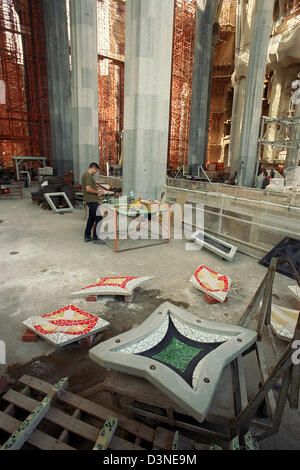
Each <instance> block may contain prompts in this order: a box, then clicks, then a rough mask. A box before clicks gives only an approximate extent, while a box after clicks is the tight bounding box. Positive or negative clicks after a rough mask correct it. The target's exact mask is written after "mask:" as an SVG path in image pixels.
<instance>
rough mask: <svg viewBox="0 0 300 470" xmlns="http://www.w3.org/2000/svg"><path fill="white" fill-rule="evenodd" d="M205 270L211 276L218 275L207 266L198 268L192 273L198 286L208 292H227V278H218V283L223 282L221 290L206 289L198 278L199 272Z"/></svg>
mask: <svg viewBox="0 0 300 470" xmlns="http://www.w3.org/2000/svg"><path fill="white" fill-rule="evenodd" d="M205 269H206V270H207V271H209V272H210V273H211V274H214V275H216V276H217V275H218V273H216V272H215V271H213V270H212V269H209V268H208V267H207V266H200V267H199V268H198V269H197V271H196V272H195V273H194V276H195V279H196V281H197V282H198V284H199V285H200V286H201V287H202V289H205V290H207V291H208V292H228V277H227V276H220V277H218V279H217V280H218V281H220V282H222V281H223V282H224V288H223V289H210V288H208V287H207V286H205V285H204V284H203V283H202V282H201V281H200V279H199V277H198V274H199V273H200V272H201V271H204V270H205Z"/></svg>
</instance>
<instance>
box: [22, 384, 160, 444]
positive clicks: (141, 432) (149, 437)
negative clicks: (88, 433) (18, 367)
mask: <svg viewBox="0 0 300 470" xmlns="http://www.w3.org/2000/svg"><path fill="white" fill-rule="evenodd" d="M19 382H21V383H23V384H26V385H28V386H30V387H32V388H34V389H35V390H38V391H40V392H43V393H47V390H48V389H49V387H50V385H49V384H47V382H43V381H41V380H39V379H35V378H34V377H29V376H25V375H23V376H22V377H21V378H20V379H19ZM60 400H62V401H63V402H64V403H67V404H69V405H72V406H74V408H79V409H80V410H82V411H84V412H85V413H88V414H90V415H91V416H94V417H95V418H99V419H100V420H101V421H105V420H106V419H107V417H108V416H110V415H113V416H115V417H116V418H117V419H118V421H119V426H120V427H121V428H123V429H125V430H126V431H128V432H130V433H131V434H134V435H135V436H139V437H140V438H141V439H143V440H145V441H148V442H153V440H154V436H155V431H154V429H152V428H150V427H149V426H146V425H144V424H143V423H138V422H137V421H135V420H133V419H129V418H127V417H126V416H123V415H122V414H120V413H118V412H116V411H112V410H110V409H108V408H105V407H103V406H101V405H98V404H97V403H93V402H91V401H89V400H86V399H85V398H82V397H79V396H77V395H74V394H73V393H70V392H67V391H65V392H63V393H62V395H61V396H60Z"/></svg>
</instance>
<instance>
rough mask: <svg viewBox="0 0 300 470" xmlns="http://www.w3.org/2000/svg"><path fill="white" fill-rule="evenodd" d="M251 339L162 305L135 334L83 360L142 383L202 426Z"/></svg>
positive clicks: (233, 329) (113, 341) (253, 336)
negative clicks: (218, 390)
mask: <svg viewBox="0 0 300 470" xmlns="http://www.w3.org/2000/svg"><path fill="white" fill-rule="evenodd" d="M256 337H257V334H256V332H254V331H251V330H248V329H245V328H242V327H239V326H235V325H227V324H224V323H216V322H213V321H209V320H202V319H200V318H198V317H196V316H194V315H192V314H190V313H189V312H187V311H186V310H183V309H181V308H179V307H176V306H174V305H172V304H171V303H169V302H166V303H164V304H163V305H161V306H160V307H159V308H158V309H157V310H155V311H154V312H153V313H152V315H150V317H149V318H148V319H147V320H146V321H145V322H144V323H142V324H141V325H140V326H139V327H138V328H135V329H132V330H130V331H128V332H126V333H123V334H121V335H119V336H117V337H114V338H111V339H109V340H108V341H105V342H103V343H102V344H99V345H97V346H96V347H95V348H92V349H91V350H90V352H89V354H90V358H91V359H92V360H94V361H95V362H97V363H99V364H101V365H102V366H104V367H107V368H111V369H114V370H117V371H120V372H125V373H128V374H132V375H136V376H139V377H143V378H145V379H147V380H148V381H149V382H151V383H152V384H153V385H155V386H156V387H157V388H159V389H160V390H161V391H162V392H163V393H165V394H166V395H168V396H169V397H170V398H171V399H173V400H175V401H176V402H177V403H178V404H180V405H181V407H182V408H183V409H185V410H186V411H187V413H188V414H190V415H191V416H193V417H195V418H196V419H197V420H198V421H199V422H202V421H203V420H204V419H205V417H206V415H207V413H208V410H209V406H210V403H211V401H212V399H213V396H214V393H215V390H216V387H217V384H218V381H219V379H220V377H221V374H222V371H223V369H224V367H225V366H226V365H227V364H228V363H230V362H231V361H232V360H234V359H235V358H236V357H238V356H239V355H240V354H242V353H243V352H244V351H245V350H247V349H248V348H249V347H250V346H252V344H253V343H254V342H255V340H256Z"/></svg>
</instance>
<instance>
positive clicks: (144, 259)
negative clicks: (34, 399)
mask: <svg viewBox="0 0 300 470" xmlns="http://www.w3.org/2000/svg"><path fill="white" fill-rule="evenodd" d="M84 227H85V219H84V215H83V210H81V209H76V210H75V211H74V212H73V213H68V214H65V215H58V214H54V213H52V212H47V211H43V210H40V208H39V207H38V206H35V205H34V204H32V202H31V199H30V190H25V197H24V199H23V200H4V199H1V200H0V259H1V273H0V340H4V341H5V343H6V348H7V349H6V352H7V364H8V372H9V374H10V375H11V377H12V378H18V377H19V376H20V375H21V374H23V373H28V374H31V375H34V376H36V377H40V378H42V379H44V380H47V381H49V382H55V381H57V380H58V379H60V378H61V377H65V376H69V377H70V386H71V389H72V390H73V391H75V392H78V391H80V390H83V389H84V388H86V387H89V386H91V385H93V384H95V383H97V382H99V381H101V380H102V379H103V376H104V373H105V371H104V370H103V369H101V368H100V367H99V366H97V365H96V364H94V363H92V362H91V361H90V360H89V358H88V349H87V348H84V347H82V346H79V345H78V344H72V345H69V346H66V347H64V348H62V349H59V350H56V349H55V347H53V346H52V345H50V344H49V343H47V342H46V341H44V340H42V339H41V338H38V340H37V341H36V342H34V343H23V342H22V340H21V337H22V333H23V332H24V325H22V321H24V320H25V319H26V318H28V317H29V316H31V315H41V314H46V313H50V312H52V311H54V310H57V309H58V308H60V307H63V306H65V305H69V304H70V303H74V304H75V305H76V306H79V307H81V308H83V309H85V310H87V311H89V312H90V313H92V314H96V315H99V316H101V317H103V318H105V319H106V320H108V321H109V322H110V323H111V326H110V328H109V329H108V330H106V331H105V332H104V333H103V335H102V336H101V334H99V335H98V336H97V337H96V340H95V341H96V342H98V341H102V340H103V339H105V338H109V337H112V336H114V335H115V334H117V333H118V332H123V331H126V330H128V329H129V328H131V327H132V326H133V325H136V324H140V323H141V322H143V321H144V320H145V319H146V318H147V317H148V316H149V315H150V314H151V313H152V311H153V310H155V308H157V307H158V306H159V305H160V304H161V303H162V302H164V301H166V300H168V301H171V302H173V303H175V304H176V305H179V306H182V307H183V308H187V309H188V310H189V311H190V312H191V313H194V314H195V315H197V316H199V317H204V318H208V319H216V320H217V321H221V322H225V323H237V322H238V320H239V319H240V317H241V315H242V314H243V312H244V310H245V308H246V307H247V305H248V303H249V302H250V300H251V298H252V296H253V294H254V293H255V291H256V289H257V287H258V285H259V284H260V282H261V280H262V278H263V276H264V275H265V272H266V269H265V268H264V267H263V266H260V265H259V264H258V263H257V260H255V259H252V258H250V257H247V256H244V255H242V254H240V253H238V254H237V256H236V257H235V259H234V261H232V262H227V261H223V260H222V259H221V258H219V257H217V256H216V255H214V254H213V253H210V252H209V251H206V250H202V251H186V250H185V242H184V241H181V240H176V241H172V242H171V243H169V244H167V245H160V246H157V247H148V248H143V249H139V250H134V251H129V252H124V253H121V254H113V253H112V251H111V250H110V249H109V248H108V247H107V246H98V245H94V244H85V243H83V231H84ZM202 263H203V264H207V265H209V266H210V267H211V268H212V269H215V270H217V271H218V272H221V273H224V274H227V275H229V276H230V277H231V279H232V281H233V283H232V288H231V295H230V299H229V302H228V303H227V304H224V305H208V304H207V303H206V302H205V300H204V297H203V295H202V294H201V293H200V292H198V291H197V290H195V289H194V287H193V286H192V285H191V284H190V283H189V282H188V281H189V278H190V276H191V274H192V272H193V271H194V270H195V269H196V268H197V267H198V266H199V265H200V264H202ZM104 275H152V276H153V279H151V280H150V281H148V282H147V283H145V284H144V285H143V286H142V287H141V288H138V289H137V291H136V296H135V299H134V303H132V304H125V303H124V302H120V301H115V300H108V299H107V298H105V299H104V300H103V301H101V302H97V303H95V302H86V301H85V300H78V299H75V300H74V299H73V298H71V297H70V293H71V292H74V291H77V290H79V289H80V288H81V287H83V286H84V285H88V284H89V283H93V282H94V281H95V280H96V279H98V278H99V277H101V276H104ZM290 283H291V281H290V280H289V279H287V278H286V277H284V276H281V275H279V274H277V276H276V280H275V289H274V292H275V296H276V303H277V304H279V305H285V306H288V307H290V308H296V305H297V300H296V299H294V297H293V296H292V294H291V293H290V292H289V290H288V289H287V286H288V285H289V284H290ZM250 326H251V325H250ZM253 327H254V328H255V325H254V326H253ZM94 344H96V343H94ZM250 367H251V366H250ZM299 425H300V412H293V411H290V410H289V409H286V411H285V415H284V419H283V423H282V426H281V430H280V432H279V433H278V434H277V435H276V436H274V437H271V438H269V439H266V440H265V441H263V442H262V443H261V448H264V449H300V436H299V433H298V429H299Z"/></svg>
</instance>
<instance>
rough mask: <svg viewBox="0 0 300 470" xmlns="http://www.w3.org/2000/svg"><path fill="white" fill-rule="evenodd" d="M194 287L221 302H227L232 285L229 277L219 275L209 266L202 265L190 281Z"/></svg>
mask: <svg viewBox="0 0 300 470" xmlns="http://www.w3.org/2000/svg"><path fill="white" fill-rule="evenodd" d="M190 282H191V283H192V284H193V286H194V287H196V288H197V289H199V290H200V291H201V292H204V293H205V294H208V295H210V296H211V297H213V298H214V299H216V300H218V301H219V302H225V300H226V297H227V295H228V292H229V288H230V285H231V279H230V278H229V277H228V276H225V275H223V274H219V273H217V272H215V271H213V270H212V269H210V268H208V267H207V266H204V265H201V266H199V268H198V269H197V270H196V271H195V272H194V274H193V276H192V277H191V279H190Z"/></svg>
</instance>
